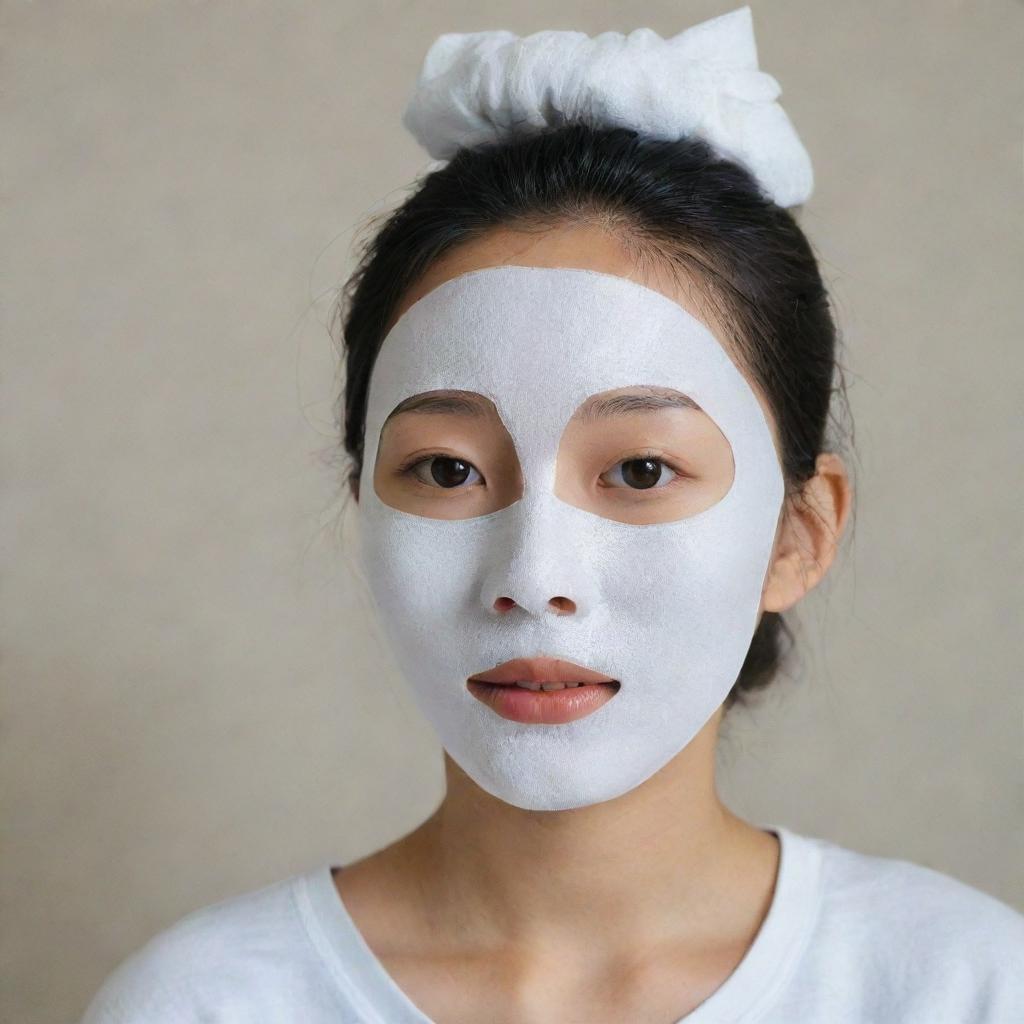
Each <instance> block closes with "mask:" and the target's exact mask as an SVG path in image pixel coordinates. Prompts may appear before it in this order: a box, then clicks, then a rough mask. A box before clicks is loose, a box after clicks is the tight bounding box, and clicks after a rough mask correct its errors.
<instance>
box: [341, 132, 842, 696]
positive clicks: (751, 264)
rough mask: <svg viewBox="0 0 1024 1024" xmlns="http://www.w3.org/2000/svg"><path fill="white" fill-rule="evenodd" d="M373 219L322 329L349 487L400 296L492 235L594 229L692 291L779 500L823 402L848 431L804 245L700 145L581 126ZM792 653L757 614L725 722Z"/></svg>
mask: <svg viewBox="0 0 1024 1024" xmlns="http://www.w3.org/2000/svg"><path fill="white" fill-rule="evenodd" d="M383 217H384V218H385V219H384V223H383V225H382V226H381V227H380V228H379V230H377V231H376V232H375V233H374V234H373V235H372V236H371V237H370V238H369V239H368V241H366V242H365V244H364V245H363V247H362V249H361V252H360V259H359V262H358V265H357V267H356V269H355V271H354V272H353V274H352V275H351V277H350V278H349V279H348V281H347V282H346V283H345V285H344V286H343V287H342V289H341V292H340V295H339V297H338V301H337V304H336V306H335V309H334V316H333V319H332V327H333V326H334V325H336V324H338V323H340V325H341V332H340V333H341V347H342V350H343V352H342V355H343V363H344V366H343V369H344V391H343V393H342V394H341V395H340V397H339V401H338V427H339V430H341V432H342V436H343V443H344V448H345V451H346V452H347V455H348V458H349V459H350V460H351V467H350V471H349V474H348V479H349V482H350V483H353V482H354V481H358V478H359V474H360V471H361V467H362V459H363V435H364V427H365V420H366V403H367V392H368V389H369V380H370V373H371V371H372V369H373V364H374V360H375V359H376V357H377V352H378V351H379V349H380V345H381V342H382V341H383V338H384V334H385V328H386V327H388V326H389V321H390V319H391V317H392V315H393V313H394V311H395V309H396V307H397V305H398V303H399V302H400V300H401V298H402V296H403V295H405V294H406V292H407V290H408V289H409V288H410V287H411V286H412V285H413V284H414V283H415V282H416V281H417V280H418V279H419V278H420V277H421V275H422V274H423V273H424V272H425V271H426V270H427V268H428V267H429V266H430V265H431V263H432V262H433V261H434V260H436V259H437V258H438V257H439V256H441V254H442V253H446V252H448V251H449V250H452V249H454V248H455V247H457V246H459V245H460V244H462V243H466V242H469V241H470V240H472V239H474V238H477V237H479V236H480V235H482V234H484V233H485V232H487V231H488V230H489V229H493V228H496V227H499V226H502V227H512V228H516V229H522V230H532V229H538V228H539V229H543V228H545V227H553V226H555V225H558V224H563V223H566V222H570V223H571V222H583V221H592V222H597V223H600V224H602V225H605V226H606V227H607V228H608V229H610V230H611V231H613V232H614V233H615V234H616V235H617V236H618V237H619V238H620V239H621V240H622V242H623V244H624V245H626V246H627V248H628V251H630V252H631V253H632V254H634V256H635V258H636V259H637V261H638V262H641V263H642V262H643V261H645V260H649V261H653V262H655V263H657V265H658V266H659V267H660V266H665V267H667V268H668V269H669V270H670V271H673V272H676V273H678V271H679V270H682V271H684V272H687V273H688V274H689V275H690V276H691V278H693V279H696V280H697V281H699V282H700V284H701V285H702V290H703V291H704V292H705V298H706V300H707V301H708V302H710V303H711V304H712V306H713V307H714V309H715V311H716V313H717V315H718V317H719V319H720V321H721V322H722V323H725V324H727V325H728V329H729V331H730V338H731V340H732V341H733V342H734V344H735V346H736V349H737V358H739V359H740V360H741V362H742V364H743V365H744V366H745V368H746V370H747V372H748V373H750V374H751V376H752V377H753V378H754V379H755V380H756V382H757V384H758V385H759V386H760V388H761V390H762V392H763V393H764V396H765V398H766V400H767V401H768V403H769V405H770V408H771V410H772V413H773V415H774V419H775V423H776V428H777V431H778V437H779V446H780V449H781V462H782V472H783V477H784V480H785V483H786V493H787V497H793V496H798V495H799V491H800V488H801V485H802V484H803V483H804V482H805V481H806V480H807V479H808V478H809V477H811V476H813V475H814V473H815V464H816V457H817V455H818V454H819V453H821V452H823V451H830V450H836V448H837V447H838V444H833V442H832V439H830V438H828V437H827V436H826V435H827V426H828V423H829V418H830V408H831V404H832V396H833V394H834V393H841V395H842V398H843V400H844V404H845V408H846V412H847V417H848V416H849V405H848V402H846V388H845V383H844V382H843V378H842V367H841V365H840V364H839V362H838V360H837V358H836V343H837V337H836V335H837V332H836V327H835V323H834V321H833V317H832V313H831V309H830V301H829V296H828V294H827V291H826V288H825V285H824V284H823V282H822V278H821V275H820V273H819V270H818V265H817V261H816V259H815V256H814V253H813V251H812V249H811V245H810V243H809V242H808V240H807V238H806V236H805V235H804V233H803V231H802V230H801V228H800V227H799V225H798V224H797V222H796V220H795V218H794V216H793V214H792V213H791V212H790V211H789V210H786V209H784V208H782V207H780V206H778V205H777V204H775V203H774V202H773V201H772V200H771V198H769V197H768V195H767V194H766V193H765V192H764V191H763V190H762V189H761V187H760V186H759V184H758V182H757V181H756V179H755V178H754V177H753V176H752V175H751V174H750V172H748V171H747V170H746V169H745V168H743V167H741V166H740V165H738V164H736V163H735V162H733V161H731V160H727V159H724V158H722V157H721V156H719V155H717V154H716V153H715V152H714V151H713V150H712V149H711V148H710V146H709V145H708V144H706V143H705V142H703V141H702V140H700V139H696V138H686V139H681V140H677V141H670V140H657V139H653V138H650V137H648V136H645V135H643V134H641V133H638V132H636V131H634V130H632V129H628V128H593V127H589V126H587V125H584V124H582V123H570V124H567V125H563V126H559V127H556V128H545V129H540V130H538V129H527V130H523V131H520V132H515V133H511V134H508V135H506V136H504V137H502V138H501V139H500V140H498V141H492V142H487V143H482V144H478V145H475V146H472V147H463V148H460V149H459V150H457V151H456V153H455V154H454V156H453V157H452V159H451V160H449V161H448V162H447V163H446V164H445V165H444V166H442V167H440V168H439V169H436V170H433V171H431V172H429V173H426V174H424V175H423V176H422V177H421V178H420V179H419V180H418V181H417V182H416V183H415V188H414V191H413V192H412V194H411V195H410V196H409V197H408V198H407V199H406V200H405V201H404V202H403V203H402V204H401V205H400V206H399V207H398V208H397V209H395V210H393V211H391V212H390V213H387V214H385V215H383ZM837 378H838V380H839V381H840V386H838V387H837V386H834V384H835V382H836V380H837ZM851 439H852V432H851ZM793 639H794V636H793V631H792V630H791V628H790V627H789V625H788V623H787V622H786V621H785V620H784V619H783V617H782V615H781V614H780V613H776V612H770V611H766V612H764V613H763V615H762V617H761V621H760V623H759V624H758V627H757V629H756V631H755V632H754V635H753V639H752V640H751V644H750V648H749V650H748V652H747V656H746V660H745V661H744V663H743V667H742V669H741V670H740V673H739V676H738V677H737V679H736V682H735V683H734V685H733V687H732V689H731V690H730V692H729V694H728V696H727V697H726V700H725V710H728V709H729V708H730V707H731V706H732V705H733V704H734V703H737V702H740V703H746V697H747V696H748V695H749V694H751V693H753V692H754V691H757V690H760V689H762V688H763V687H765V686H766V685H767V684H768V683H770V682H771V681H772V679H773V678H774V677H775V676H776V674H777V673H778V671H779V670H780V668H781V667H782V666H783V664H784V661H785V658H786V656H787V655H788V653H789V651H790V649H791V648H792V646H793Z"/></svg>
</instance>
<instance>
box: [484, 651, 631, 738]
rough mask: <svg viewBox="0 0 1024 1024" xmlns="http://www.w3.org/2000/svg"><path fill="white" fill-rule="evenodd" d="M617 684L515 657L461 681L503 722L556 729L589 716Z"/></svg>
mask: <svg viewBox="0 0 1024 1024" xmlns="http://www.w3.org/2000/svg"><path fill="white" fill-rule="evenodd" d="M621 685H622V684H621V683H620V682H619V680H617V679H612V677H611V676H606V675H603V674H602V673H600V672H595V671H594V670H593V669H589V668H586V667H585V666H584V665H577V664H575V663H573V662H571V661H565V660H564V659H562V658H549V657H543V658H516V659H514V660H513V661H506V662H504V663H503V664H501V665H498V666H496V667H495V668H493V669H490V670H488V671H487V672H478V673H477V674H476V675H473V676H470V677H469V679H467V681H466V686H467V688H468V689H469V692H470V693H471V694H473V696H474V697H476V698H477V699H478V700H480V701H482V702H483V703H484V704H487V705H488V707H490V708H491V709H492V710H493V711H494V712H496V713H497V714H498V715H500V716H501V717H502V718H507V719H509V720H511V721H514V722H527V723H532V724H536V725H541V724H545V725H557V724H561V723H563V722H572V721H575V720H576V719H579V718H584V717H586V716H587V715H589V714H592V713H593V712H594V711H596V710H597V709H598V708H599V707H602V706H603V705H604V704H607V703H608V701H610V700H611V699H612V698H613V697H614V696H615V694H616V693H618V691H619V688H620V687H621Z"/></svg>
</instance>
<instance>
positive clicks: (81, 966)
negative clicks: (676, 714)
mask: <svg viewBox="0 0 1024 1024" xmlns="http://www.w3.org/2000/svg"><path fill="white" fill-rule="evenodd" d="M734 6H739V4H727V3H721V2H710V0H701V2H685V3H684V2H679V0H676V2H645V3H611V2H609V3H604V2H602V3H597V2H590V3H588V2H577V3H566V2H562V3H560V4H559V5H558V6H557V13H554V12H553V11H552V10H551V6H550V5H549V4H544V3H540V2H537V0H514V2H484V3H482V4H481V3H480V2H479V0H463V2H456V0H446V2H444V3H441V2H431V3H425V2H421V3H408V2H406V3H398V2H387V3H377V4H369V3H362V4H355V3H351V2H346V3H341V2H334V3H328V2H318V3H312V2H310V3H302V4H280V3H265V4H257V3H242V2H197V0H195V2H189V3H185V2H179V3H129V2H119V3H111V2H98V0H94V2H89V3H81V2H79V3H57V2H45V3H43V2H36V3H30V2H12V0H7V2H5V3H3V5H2V8H0V9H2V19H3V39H4V61H3V67H4V70H3V83H2V93H3V96H2V103H3V113H4V128H3V132H2V135H0V138H2V143H0V145H2V159H3V170H2V173H3V192H2V196H3V204H4V208H3V216H4V246H3V250H4V251H3V286H4V292H5V295H4V323H3V345H4V371H3V375H2V387H3V396H2V397H3V421H2V430H0V443H2V446H3V448H2V457H3V472H4V487H3V521H2V541H3V566H2V574H3V588H2V601H3V605H2V617H3V627H4V632H3V657H2V670H3V732H2V763H0V769H2V780H3V808H2V810H3V832H4V836H3V907H2V915H0V916H2V920H3V929H4V934H3V942H4V945H3V950H2V953H3V964H4V968H3V972H4V979H3V983H4V994H3V1005H2V1007H0V1017H2V1018H3V1019H4V1020H10V1021H18V1022H22V1021H25V1022H28V1021H31V1022H35V1024H58V1022H65V1021H68V1020H74V1019H75V1018H76V1017H77V1015H78V1014H79V1013H80V1012H81V1011H82V1009H83V1008H84V1005H85V1003H86V1001H87V1000H88V998H89V997H90V996H91V994H92V993H93V992H94V991H95V989H96V988H97V987H98V986H99V984H100V982H101V981H102V979H103V978H104V977H105V976H106V974H107V973H108V972H109V971H110V970H111V969H112V968H113V967H114V966H115V964H116V963H117V962H119V961H120V960H121V959H122V958H123V957H124V956H126V955H127V954H128V953H129V952H131V951H132V950H134V949H135V948H137V946H138V945H140V944H141V943H142V942H143V941H144V940H145V939H147V938H148V937H149V936H150V935H152V934H153V933H154V932H155V931H156V930H158V929H160V928H163V927H165V926H167V925H169V924H170V923H171V922H172V921H174V920H175V919H177V918H178V917H180V916H181V915H183V914H184V913H186V912H187V911H189V910H192V909H194V908H196V907H199V906H201V905H204V904H206V903H209V902H213V901H215V900H218V899H221V898H224V897H227V896H230V895H233V894H236V893H239V892H242V891H244V890H247V889H250V888H254V887H256V886H259V885H263V884H266V883H269V882H270V881H273V880H276V879H278V878H280V877H283V876H284V875H286V874H289V873H292V872H294V871H298V870H302V869H305V868H307V867H309V866H312V865H313V864H315V863H317V862H321V861H324V860H327V859H330V860H332V861H333V862H335V863H341V862H345V861H347V860H351V859H353V858H355V857H357V856H360V855H362V854H363V853H366V852H369V851H370V850H371V849H375V848H377V847H379V846H381V845H384V844H385V843H386V842H389V841H391V840H392V839H394V838H396V837H397V836H399V835H400V834H403V833H405V832H407V831H409V830H410V829H412V828H413V827H415V826H416V825H417V824H418V823H419V822H420V821H421V820H422V819H423V818H425V817H426V816H427V815H428V814H429V813H430V812H431V811H432V810H433V808H434V806H435V805H436V803H437V801H438V800H439V799H440V797H441V793H442V786H443V775H442V772H441V760H440V751H439V748H438V746H437V745H436V742H435V740H434V737H433V734H432V733H431V732H430V731H429V728H428V727H427V726H426V725H425V724H424V723H423V722H422V721H421V720H420V719H419V718H418V717H417V715H416V713H415V711H414V709H413V708H412V706H411V704H410V702H409V701H408V699H407V698H406V697H405V695H404V692H403V691H402V690H401V689H400V685H401V684H400V683H398V681H397V676H396V674H395V671H394V669H393V667H392V665H391V663H390V661H389V660H388V655H387V653H386V651H381V650H380V649H378V646H377V643H376V641H375V639H374V635H373V633H372V631H371V630H370V626H369V624H368V621H367V619H366V617H365V614H364V610H363V605H362V603H361V600H360V596H359V593H358V592H357V591H356V590H355V588H354V586H353V583H352V579H351V577H350V575H349V570H348V567H347V565H346V562H345V553H344V546H343V543H344V534H345V532H346V531H343V530H341V529H340V528H339V526H338V524H337V523H336V520H337V517H338V508H339V506H338V505H337V503H336V501H335V492H336V484H337V480H338V466H337V465H336V464H335V463H332V460H331V451H332V448H333V446H334V445H335V440H334V438H333V436H332V433H331V431H332V419H331V401H332V397H333V389H334V382H335V371H336V360H335V358H334V354H333V351H332V348H331V343H330V340H329V338H328V335H327V332H326V329H325V321H326V319H327V315H328V313H329V306H330V301H331V299H332V298H333V294H332V289H333V288H335V287H336V286H337V285H338V284H339V283H340V282H341V280H342V279H343V278H344V276H345V275H346V273H347V272H348V271H349V270H350V269H351V267H352V252H351V248H350V246H351V243H352V240H353V236H354V232H355V231H356V230H357V229H358V228H359V226H360V225H361V224H362V223H364V221H365V220H366V218H367V217H368V216H369V215H370V214H372V213H375V212H379V211H381V210H384V209H386V208H388V207H390V206H391V205H393V204H394V203H396V202H397V201H398V200H399V199H400V198H401V197H402V196H403V195H404V189H405V188H406V186H407V184H408V183H409V182H410V181H411V180H412V178H413V176H414V175H415V174H416V173H417V172H418V171H420V170H421V169H422V168H423V167H424V165H425V164H426V162H427V157H426V154H424V153H423V152H422V151H421V150H419V149H418V147H417V146H416V143H415V142H414V140H413V139H412V138H411V136H408V135H407V134H406V133H405V131H404V129H403V128H402V127H401V125H400V120H399V119H400V116H401V112H402V108H403V105H404V102H405V99H406V96H407V94H408V90H409V89H410V88H411V84H412V82H413V81H414V78H415V75H416V73H417V71H418V69H419V64H420V61H421V59H422V57H423V54H424V52H425V50H426V47H427V46H428V44H429V43H430V42H431V41H432V40H433V38H434V37H435V36H436V35H437V34H439V33H440V32H443V31H470V30H476V29H484V28H497V27H504V28H509V29H513V30H515V31H517V32H520V33H524V34H525V33H527V32H532V31H536V30H538V29H541V28H575V29H581V30H584V31H586V32H588V33H591V34H593V33H596V32H599V31H603V30H607V29H615V30H618V31H624V32H626V31H629V30H631V29H633V28H636V27H639V26H642V25H646V26H650V27H652V28H654V29H655V30H657V31H659V32H660V33H662V34H663V35H670V34H674V33H676V32H678V31H680V30H681V29H682V28H685V27H687V26H688V25H691V24H693V23H694V22H697V21H700V20H703V19H704V18H708V17H711V16H713V15H716V14H720V13H724V12H725V11H727V10H731V9H732V8H733V7H734ZM753 7H754V18H755V27H756V31H757V37H758V44H759V49H760V55H761V63H762V66H763V67H764V68H765V70H767V71H769V72H770V73H772V74H774V75H776V77H778V78H779V80H780V82H781V84H782V87H783V97H782V102H783V103H784V105H785V108H786V110H787V111H788V112H789V113H790V115H791V117H792V118H793V120H794V122H795V124H796V125H797V128H798V130H799V131H800V133H801V136H802V138H803V139H804V141H805V142H806V144H807V146H808V148H809V150H810V152H811V154H812V157H813V159H814V162H815V168H816V174H817V182H818V184H817V189H816V192H815V195H814V196H813V198H812V199H811V201H810V203H809V204H808V206H807V208H806V210H805V212H804V215H803V224H804V227H805V229H806V230H807V232H808V234H809V235H810V237H811V239H812V241H813V243H814V244H815V246H816V249H817V251H818V252H819V253H820V256H821V259H822V261H823V270H824V272H825V274H826V277H827V279H828V281H829V282H830V283H831V286H832V288H833V291H834V294H835V299H836V304H837V308H838V316H839V318H840V321H841V324H842V328H843V330H844V332H845V339H846V345H847V349H846V355H845V362H846V365H847V366H848V368H849V371H850V380H851V401H852V405H853V412H854V419H855V424H856V428H857V433H856V445H857V450H858V453H859V461H858V464H857V465H856V467H855V470H856V473H857V482H858V487H859V494H858V507H859V511H858V518H857V522H856V529H855V534H854V538H853V542H852V544H851V545H850V546H849V547H848V548H847V550H846V553H845V555H844V559H843V562H842V564H840V565H838V566H837V567H836V568H835V569H834V571H833V574H832V578H831V580H830V585H829V586H828V587H826V588H824V589H823V590H822V592H819V593H816V594H814V595H812V598H811V599H809V601H808V602H807V604H806V607H805V609H804V614H803V616H802V619H803V627H802V631H801V641H802V644H803V663H802V666H801V667H800V669H799V671H798V672H797V673H796V674H795V676H794V677H793V678H790V679H782V680H780V681H779V682H778V683H777V684H776V686H775V688H774V689H773V691H771V692H770V694H769V695H768V697H767V698H766V699H765V700H764V701H763V702H762V703H761V705H760V707H759V708H758V709H756V710H755V711H754V712H753V713H745V712H742V711H740V712H737V713H736V715H735V717H734V718H733V719H732V721H731V722H729V723H727V728H726V734H725V737H724V739H723V743H722V746H721V762H722V768H721V772H722V774H721V784H722V789H723V794H724V796H725V798H726V800H727V802H728V803H729V804H730V805H731V806H732V807H733V808H734V809H735V810H736V811H737V813H742V814H745V815H746V816H748V817H750V818H751V819H752V820H756V821H760V822H762V823H764V822H780V823H784V824H786V825H788V826H789V827H791V828H793V829H796V830H798V831H802V832H805V833H810V834H815V835H819V836H823V837H827V838H829V839H832V840H834V841H837V842H840V843H843V844H845V845H849V846H852V847H854V848H856V849H859V850H862V851H865V852H871V853H879V854H884V855H888V856H896V857H902V858H906V859H910V860H913V861H916V862H918V863H921V864H926V865H929V866H931V867H934V868H937V869H939V870H941V871H944V872H946V873H949V874H952V875H954V876H956V877H958V878H961V879H963V880H965V881H967V882H969V883H970V884H972V885H975V886H977V887H979V888H981V889H983V890H985V891H987V892H990V893H992V894H994V895H996V896H998V897H999V898H1001V899H1003V900H1005V901H1007V902H1009V903H1011V904H1013V905H1015V906H1017V907H1019V908H1021V909H1024V867H1022V866H1024V841H1022V840H1024V837H1022V821H1024V808H1022V798H1024V786H1022V770H1021V769H1022V756H1021V712H1022V697H1021V684H1020V662H1021V650H1020V648H1019V647H1018V646H1017V645H1016V644H1015V643H1014V640H1015V637H1014V636H1013V633H1014V627H1015V626H1017V625H1019V621H1018V620H1019V615H1020V602H1021V589H1020V578H1021V574H1022V569H1024V565H1022V558H1021V554H1022V551H1021V512H1020V509H1021V499H1022V496H1024V495H1022V487H1021V483H1022V478H1021V469H1020V465H1021V458H1020V420H1019V413H1020V400H1019V393H1020V383H1021V376H1020V372H1021V368H1022V366H1021V364H1022V358H1021V350H1022V346H1021V339H1022V328H1024V315H1022V306H1021V301H1020V295H1019V292H1016V291H1015V289H1016V288H1018V287H1019V282H1020V278H1021V274H1022V271H1024V260H1022V255H1024V254H1022V248H1024V231H1022V227H1024V223H1022V222H1024V204H1022V193H1024V187H1022V157H1024V150H1022V122H1024V82H1022V73H1021V66H1020V58H1021V53H1022V51H1024V5H1022V4H1021V3H1019V2H1016V0H1013V2H1011V0H1004V2H997V0H992V2H978V0H972V2H952V0H945V2H940V0H918V2H915V3H906V2H903V3H893V2H891V0H885V2H876V3H864V2H859V3H856V4H852V3H849V2H847V0H829V2H823V0H760V2H755V3H754V4H753Z"/></svg>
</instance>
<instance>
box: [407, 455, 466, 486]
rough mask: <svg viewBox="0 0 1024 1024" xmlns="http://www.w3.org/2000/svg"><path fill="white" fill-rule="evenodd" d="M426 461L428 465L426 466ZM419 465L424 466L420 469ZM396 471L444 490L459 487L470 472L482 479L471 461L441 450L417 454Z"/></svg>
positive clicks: (424, 484)
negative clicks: (446, 453)
mask: <svg viewBox="0 0 1024 1024" xmlns="http://www.w3.org/2000/svg"><path fill="white" fill-rule="evenodd" d="M428 463H429V464H430V465H429V467H427V464H428ZM421 467H426V468H423V469H421ZM398 472H399V473H400V474H402V475H409V476H411V477H413V479H415V480H416V481H417V482H418V483H421V484H423V486H424V487H434V488H437V487H440V488H443V489H445V490H454V489H457V488H459V487H460V486H461V485H462V484H464V483H465V482H466V480H467V478H468V477H469V475H470V473H476V474H477V477H478V478H479V479H480V480H481V481H482V480H483V477H481V476H480V473H479V471H478V470H477V469H476V468H475V467H474V466H473V464H472V463H471V462H466V460H465V459H460V458H458V457H457V456H454V455H445V454H443V453H442V452H430V453H429V454H427V455H420V456H417V457H416V458H415V459H414V460H413V461H412V462H408V463H406V464H405V465H404V466H401V467H400V468H399V470H398ZM472 482H476V481H472Z"/></svg>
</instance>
